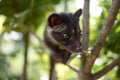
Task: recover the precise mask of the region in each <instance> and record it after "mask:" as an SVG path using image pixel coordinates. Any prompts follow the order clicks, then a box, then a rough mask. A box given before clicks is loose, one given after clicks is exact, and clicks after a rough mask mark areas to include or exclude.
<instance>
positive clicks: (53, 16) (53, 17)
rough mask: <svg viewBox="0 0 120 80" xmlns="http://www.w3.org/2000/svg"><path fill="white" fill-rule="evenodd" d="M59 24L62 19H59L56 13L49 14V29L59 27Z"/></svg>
mask: <svg viewBox="0 0 120 80" xmlns="http://www.w3.org/2000/svg"><path fill="white" fill-rule="evenodd" d="M61 23H62V19H61V17H60V15H59V14H57V13H54V14H51V15H50V16H49V18H48V25H49V26H50V27H53V26H56V25H59V24H61Z"/></svg>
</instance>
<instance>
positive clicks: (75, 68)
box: [67, 64, 79, 73]
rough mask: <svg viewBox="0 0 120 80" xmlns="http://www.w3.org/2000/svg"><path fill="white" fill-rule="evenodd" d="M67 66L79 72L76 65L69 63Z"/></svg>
mask: <svg viewBox="0 0 120 80" xmlns="http://www.w3.org/2000/svg"><path fill="white" fill-rule="evenodd" d="M67 66H68V67H69V68H70V69H72V70H73V71H75V72H77V73H78V72H79V68H77V67H75V66H73V65H70V64H67Z"/></svg>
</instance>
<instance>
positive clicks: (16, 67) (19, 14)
mask: <svg viewBox="0 0 120 80" xmlns="http://www.w3.org/2000/svg"><path fill="white" fill-rule="evenodd" d="M90 1H91V2H90V47H89V48H92V46H93V45H94V42H95V40H96V37H97V35H98V33H99V31H100V29H101V27H102V25H103V23H104V21H105V19H106V17H107V15H108V11H109V8H110V5H111V3H112V0H90ZM83 4H84V0H0V80H21V77H23V76H25V70H26V71H27V78H28V80H48V76H49V57H48V52H47V49H46V48H45V47H44V44H43V32H44V29H45V25H46V22H47V17H48V16H49V14H51V13H52V12H57V13H59V12H72V13H74V12H75V11H76V10H77V9H79V8H83ZM80 26H81V28H82V17H81V20H80ZM27 53H28V54H27ZM101 53H102V54H100V57H99V58H98V59H97V60H96V62H95V65H94V67H93V70H92V72H96V71H98V70H100V69H102V68H103V66H104V65H106V64H107V63H108V62H109V61H111V60H112V59H113V58H115V57H117V56H118V55H120V13H119V14H118V16H117V19H116V22H115V24H114V27H113V29H112V31H111V33H110V35H109V36H108V38H107V40H106V43H105V46H104V47H103V48H102V50H101ZM79 58H80V57H79V56H77V57H76V58H74V59H72V60H71V62H70V63H71V64H73V65H75V66H78V67H79V65H80V61H79ZM25 67H26V69H25ZM56 70H57V72H58V73H57V76H58V80H63V78H64V80H77V74H76V73H75V72H74V71H72V70H71V69H69V68H68V67H67V66H65V65H62V64H57V67H56ZM100 80H120V66H117V67H115V68H114V69H113V70H112V71H110V72H109V73H108V74H106V75H105V76H104V77H102V78H101V79H100Z"/></svg>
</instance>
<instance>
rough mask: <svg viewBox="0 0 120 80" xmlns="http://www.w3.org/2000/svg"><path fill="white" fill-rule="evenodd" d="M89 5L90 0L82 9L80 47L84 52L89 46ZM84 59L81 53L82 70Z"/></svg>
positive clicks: (86, 1) (87, 0) (86, 0)
mask: <svg viewBox="0 0 120 80" xmlns="http://www.w3.org/2000/svg"><path fill="white" fill-rule="evenodd" d="M89 5H90V0H85V1H84V7H83V20H82V24H83V27H82V29H83V30H82V31H83V35H82V47H83V50H84V51H87V50H88V46H89V18H90V14H89ZM86 59H87V57H86V55H84V52H83V55H81V64H80V68H81V69H83V68H84V64H85V62H86Z"/></svg>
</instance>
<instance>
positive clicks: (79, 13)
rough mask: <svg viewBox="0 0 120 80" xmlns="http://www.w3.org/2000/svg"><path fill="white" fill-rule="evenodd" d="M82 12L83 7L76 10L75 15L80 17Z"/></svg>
mask: <svg viewBox="0 0 120 80" xmlns="http://www.w3.org/2000/svg"><path fill="white" fill-rule="evenodd" d="M81 14H82V9H79V10H77V11H76V12H75V14H74V15H75V16H76V17H78V18H79V17H80V16H81Z"/></svg>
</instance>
